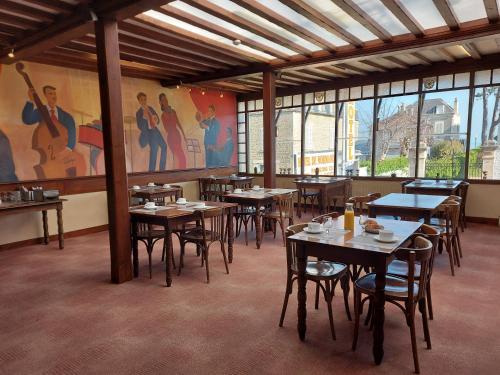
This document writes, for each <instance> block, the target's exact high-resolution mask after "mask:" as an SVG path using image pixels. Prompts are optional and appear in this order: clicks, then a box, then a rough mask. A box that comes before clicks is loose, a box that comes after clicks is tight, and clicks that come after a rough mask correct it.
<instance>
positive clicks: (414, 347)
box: [406, 310, 420, 374]
mask: <svg viewBox="0 0 500 375" xmlns="http://www.w3.org/2000/svg"><path fill="white" fill-rule="evenodd" d="M406 313H407V314H411V315H410V316H409V323H410V335H411V349H412V352H413V363H414V365H415V373H417V374H420V367H419V365H418V352H417V336H416V334H415V310H413V311H407V312H406Z"/></svg>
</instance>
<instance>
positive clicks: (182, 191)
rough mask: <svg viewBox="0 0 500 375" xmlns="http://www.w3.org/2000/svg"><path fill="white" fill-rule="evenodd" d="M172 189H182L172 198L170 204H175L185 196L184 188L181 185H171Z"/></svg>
mask: <svg viewBox="0 0 500 375" xmlns="http://www.w3.org/2000/svg"><path fill="white" fill-rule="evenodd" d="M170 187H173V188H176V189H180V190H178V191H177V193H175V195H171V196H170V202H175V201H177V199H179V198H180V197H183V196H184V189H183V188H182V186H181V185H170Z"/></svg>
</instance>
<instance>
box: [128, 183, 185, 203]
mask: <svg viewBox="0 0 500 375" xmlns="http://www.w3.org/2000/svg"><path fill="white" fill-rule="evenodd" d="M129 192H130V195H131V196H132V197H135V198H141V199H143V200H148V201H150V202H152V201H156V200H158V199H164V198H167V197H174V199H175V200H177V199H178V198H180V197H181V195H182V188H181V187H180V186H172V185H171V186H170V187H168V188H165V187H163V186H162V185H155V186H140V187H139V189H134V188H130V189H129Z"/></svg>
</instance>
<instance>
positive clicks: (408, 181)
mask: <svg viewBox="0 0 500 375" xmlns="http://www.w3.org/2000/svg"><path fill="white" fill-rule="evenodd" d="M413 181H415V180H404V181H401V193H403V194H406V185H408V184H411V183H412V182H413Z"/></svg>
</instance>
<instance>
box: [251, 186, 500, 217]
mask: <svg viewBox="0 0 500 375" xmlns="http://www.w3.org/2000/svg"><path fill="white" fill-rule="evenodd" d="M254 184H257V185H260V186H264V179H263V178H262V177H257V178H255V179H254ZM276 185H277V186H278V187H280V188H294V187H295V184H294V183H293V178H288V177H278V178H277V181H276ZM373 192H378V193H382V194H383V195H385V194H389V193H399V192H401V185H400V183H399V181H394V182H393V181H376V180H354V181H353V184H352V193H353V195H364V194H367V193H373ZM466 215H467V216H471V217H482V218H495V219H498V218H499V217H500V185H486V184H471V185H470V187H469V193H468V197H467V207H466Z"/></svg>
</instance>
